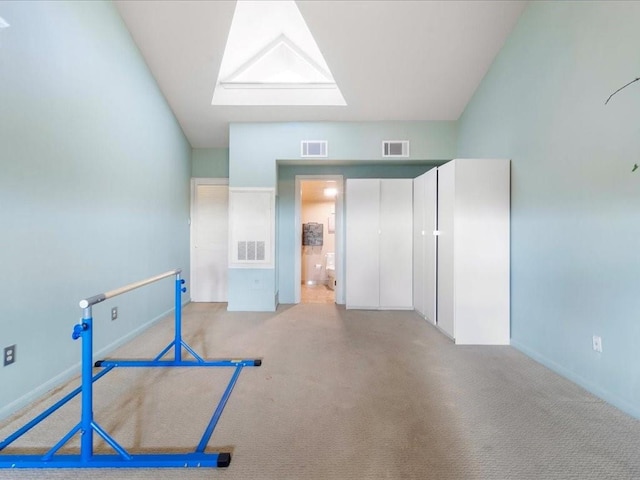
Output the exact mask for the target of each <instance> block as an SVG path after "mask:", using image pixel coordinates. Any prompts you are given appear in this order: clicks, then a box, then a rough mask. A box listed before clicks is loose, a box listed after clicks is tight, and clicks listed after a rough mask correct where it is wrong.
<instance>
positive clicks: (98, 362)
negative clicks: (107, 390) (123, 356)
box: [93, 360, 104, 367]
mask: <svg viewBox="0 0 640 480" xmlns="http://www.w3.org/2000/svg"><path fill="white" fill-rule="evenodd" d="M102 362H104V360H98V361H97V362H96V363H94V364H93V366H94V367H101V366H102Z"/></svg>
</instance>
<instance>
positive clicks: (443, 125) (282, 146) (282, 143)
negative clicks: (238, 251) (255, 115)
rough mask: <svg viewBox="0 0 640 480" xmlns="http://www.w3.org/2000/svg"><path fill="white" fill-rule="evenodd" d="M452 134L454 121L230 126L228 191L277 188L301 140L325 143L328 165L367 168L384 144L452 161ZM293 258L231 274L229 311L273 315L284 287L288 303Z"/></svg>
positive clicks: (285, 212) (282, 218)
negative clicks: (402, 144)
mask: <svg viewBox="0 0 640 480" xmlns="http://www.w3.org/2000/svg"><path fill="white" fill-rule="evenodd" d="M456 133H457V130H456V124H455V123H454V122H364V123H362V122H360V123H359V122H332V123H323V122H319V123H315V122H309V123H234V124H231V125H230V129H229V186H230V187H273V188H276V187H277V176H278V175H277V171H278V168H277V161H278V160H296V159H300V141H301V140H327V141H328V142H329V149H328V153H329V157H328V158H327V159H326V161H327V162H331V163H334V164H336V163H340V162H349V163H355V164H358V163H359V164H362V165H366V164H372V163H373V164H375V163H376V162H380V161H381V160H383V159H382V141H383V140H410V141H411V149H410V153H411V157H410V160H435V161H441V160H446V159H451V158H453V157H454V154H455V149H456ZM386 161H388V159H386ZM397 164H398V165H401V164H402V162H397ZM288 202H289V200H287V199H285V200H284V202H283V200H282V199H281V198H278V207H277V208H278V224H279V225H281V226H282V225H287V224H288V223H289V224H292V222H293V213H292V211H290V210H291V209H290V207H291V205H290V204H289V203H288ZM287 222H288V223H287ZM292 228H293V227H292ZM291 234H292V233H291V232H289V231H288V230H286V229H283V230H281V229H278V230H277V240H278V241H277V243H276V244H277V245H281V244H283V243H284V244H286V245H288V244H289V242H290V235H291ZM292 255H293V251H283V250H282V248H278V250H277V251H276V266H278V265H281V266H282V267H281V268H282V271H280V270H277V271H276V269H270V270H253V269H231V270H230V271H229V310H248V311H250V310H258V311H260V310H264V311H269V310H274V309H275V307H276V305H277V302H278V294H279V289H278V287H279V286H280V285H283V284H284V285H286V287H285V290H284V291H283V292H282V296H281V298H280V299H279V301H280V302H283V303H284V302H290V301H292V298H291V285H293V284H292V282H293V280H292V278H291V275H292V274H293V270H292V267H290V265H288V264H287V262H291V261H293V259H292V258H289V257H292ZM283 282H284V283H283Z"/></svg>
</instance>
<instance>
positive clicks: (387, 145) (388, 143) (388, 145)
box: [382, 140, 409, 157]
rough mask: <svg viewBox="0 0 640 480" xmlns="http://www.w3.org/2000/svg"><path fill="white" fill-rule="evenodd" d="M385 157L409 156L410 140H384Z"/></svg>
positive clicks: (383, 154)
mask: <svg viewBox="0 0 640 480" xmlns="http://www.w3.org/2000/svg"><path fill="white" fill-rule="evenodd" d="M382 156H383V157H408V156H409V140H385V141H384V142H382Z"/></svg>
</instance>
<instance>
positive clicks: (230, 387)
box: [196, 364, 243, 453]
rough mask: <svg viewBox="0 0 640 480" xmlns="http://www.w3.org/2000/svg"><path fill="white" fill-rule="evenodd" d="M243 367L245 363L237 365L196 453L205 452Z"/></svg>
mask: <svg viewBox="0 0 640 480" xmlns="http://www.w3.org/2000/svg"><path fill="white" fill-rule="evenodd" d="M242 368H243V365H241V364H240V365H238V366H237V367H236V371H235V372H233V376H232V377H231V380H229V384H228V385H227V388H226V390H225V391H224V393H223V394H222V398H221V399H220V402H219V403H218V406H217V408H216V410H215V412H213V416H212V417H211V420H210V421H209V425H207V428H206V429H205V431H204V434H203V435H202V438H201V439H200V443H198V446H197V447H196V453H203V452H204V449H205V448H206V447H207V443H209V439H210V438H211V435H213V430H214V429H215V428H216V425H217V424H218V420H219V419H220V415H222V411H223V410H224V407H225V406H226V405H227V400H229V396H230V395H231V392H232V391H233V387H235V385H236V382H237V381H238V377H239V376H240V372H242Z"/></svg>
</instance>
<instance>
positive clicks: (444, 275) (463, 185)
mask: <svg viewBox="0 0 640 480" xmlns="http://www.w3.org/2000/svg"><path fill="white" fill-rule="evenodd" d="M509 210H510V173H509V160H486V159H482V160H475V159H457V160H452V161H451V162H448V163H446V164H444V165H442V166H441V167H439V168H438V231H439V236H438V267H437V282H438V286H437V324H438V327H440V328H441V329H442V330H443V331H444V332H445V333H447V334H448V335H449V336H451V337H452V338H453V339H454V340H455V342H456V344H476V345H508V344H509V338H510V329H509V322H510V320H509V296H510V294H509V268H510V263H509V229H510V223H509V215H510V214H509Z"/></svg>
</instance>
